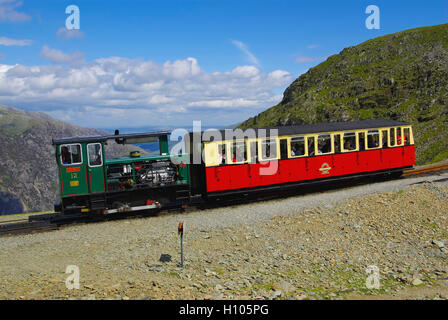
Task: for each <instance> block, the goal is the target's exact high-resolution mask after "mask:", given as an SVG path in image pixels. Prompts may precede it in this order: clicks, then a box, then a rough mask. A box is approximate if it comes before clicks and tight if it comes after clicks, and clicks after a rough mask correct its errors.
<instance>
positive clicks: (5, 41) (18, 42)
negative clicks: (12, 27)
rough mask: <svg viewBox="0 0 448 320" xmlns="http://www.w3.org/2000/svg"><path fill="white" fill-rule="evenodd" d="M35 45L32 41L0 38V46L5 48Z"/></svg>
mask: <svg viewBox="0 0 448 320" xmlns="http://www.w3.org/2000/svg"><path fill="white" fill-rule="evenodd" d="M32 43H33V41H32V40H26V39H25V40H18V39H11V38H7V37H0V45H3V46H20V47H23V46H29V45H31V44H32Z"/></svg>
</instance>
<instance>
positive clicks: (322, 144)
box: [317, 134, 331, 154]
mask: <svg viewBox="0 0 448 320" xmlns="http://www.w3.org/2000/svg"><path fill="white" fill-rule="evenodd" d="M317 153H318V154H326V153H331V135H329V134H321V135H320V136H318V137H317Z"/></svg>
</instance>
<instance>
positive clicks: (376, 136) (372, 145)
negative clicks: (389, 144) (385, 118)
mask: <svg viewBox="0 0 448 320" xmlns="http://www.w3.org/2000/svg"><path fill="white" fill-rule="evenodd" d="M379 141H380V132H379V131H378V130H370V131H368V132H367V148H368V149H376V148H378V147H379V146H380V144H379Z"/></svg>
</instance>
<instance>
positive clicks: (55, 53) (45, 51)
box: [40, 46, 86, 66]
mask: <svg viewBox="0 0 448 320" xmlns="http://www.w3.org/2000/svg"><path fill="white" fill-rule="evenodd" d="M85 56H86V55H85V54H84V53H82V52H79V51H74V52H73V53H71V54H66V53H64V52H62V51H60V50H56V49H51V48H50V47H48V46H43V47H42V51H41V53H40V57H41V58H42V59H47V60H50V61H51V63H54V64H62V63H66V64H68V65H70V66H77V65H80V64H82V63H83V62H84V58H85Z"/></svg>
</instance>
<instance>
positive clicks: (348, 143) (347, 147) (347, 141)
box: [343, 132, 356, 151]
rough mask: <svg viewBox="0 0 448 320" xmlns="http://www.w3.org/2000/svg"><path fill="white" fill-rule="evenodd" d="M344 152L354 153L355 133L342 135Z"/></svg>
mask: <svg viewBox="0 0 448 320" xmlns="http://www.w3.org/2000/svg"><path fill="white" fill-rule="evenodd" d="M343 140H344V151H355V150H356V133H355V132H349V133H344V138H343Z"/></svg>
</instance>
